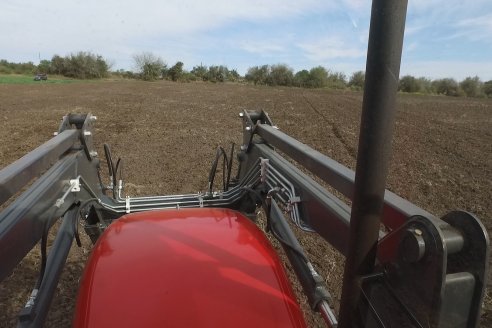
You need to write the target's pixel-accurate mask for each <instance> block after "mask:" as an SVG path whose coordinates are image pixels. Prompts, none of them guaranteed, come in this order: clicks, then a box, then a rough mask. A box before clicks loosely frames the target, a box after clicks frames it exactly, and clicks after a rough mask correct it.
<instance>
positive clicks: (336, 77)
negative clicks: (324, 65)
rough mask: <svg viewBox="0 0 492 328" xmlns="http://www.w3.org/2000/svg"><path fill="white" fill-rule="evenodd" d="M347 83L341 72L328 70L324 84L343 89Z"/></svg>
mask: <svg viewBox="0 0 492 328" xmlns="http://www.w3.org/2000/svg"><path fill="white" fill-rule="evenodd" d="M346 85H347V77H346V76H345V74H343V73H342V72H330V71H328V79H327V80H326V86H327V87H329V88H332V89H345V87H346Z"/></svg>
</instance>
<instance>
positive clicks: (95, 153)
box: [89, 150, 97, 157]
mask: <svg viewBox="0 0 492 328" xmlns="http://www.w3.org/2000/svg"><path fill="white" fill-rule="evenodd" d="M89 154H90V155H91V156H92V157H97V151H95V150H93V151H91V152H89Z"/></svg>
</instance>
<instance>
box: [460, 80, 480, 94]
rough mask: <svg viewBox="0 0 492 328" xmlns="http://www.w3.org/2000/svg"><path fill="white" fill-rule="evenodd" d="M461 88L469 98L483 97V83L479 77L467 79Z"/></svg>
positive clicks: (462, 82) (461, 84)
mask: <svg viewBox="0 0 492 328" xmlns="http://www.w3.org/2000/svg"><path fill="white" fill-rule="evenodd" d="M460 88H461V89H462V90H463V92H464V93H465V94H466V96H467V97H479V96H480V95H483V92H482V81H480V78H479V77H478V76H475V77H467V78H466V79H464V80H463V81H461V83H460Z"/></svg>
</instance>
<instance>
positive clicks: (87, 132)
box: [84, 131, 92, 137]
mask: <svg viewBox="0 0 492 328" xmlns="http://www.w3.org/2000/svg"><path fill="white" fill-rule="evenodd" d="M90 135H92V133H91V131H84V136H86V137H88V136H90Z"/></svg>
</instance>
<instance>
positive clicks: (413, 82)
mask: <svg viewBox="0 0 492 328" xmlns="http://www.w3.org/2000/svg"><path fill="white" fill-rule="evenodd" d="M398 90H400V91H402V92H411V93H414V92H419V91H420V86H419V82H418V80H417V79H416V78H415V77H413V76H411V75H405V76H403V77H402V78H400V83H399V85H398Z"/></svg>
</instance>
